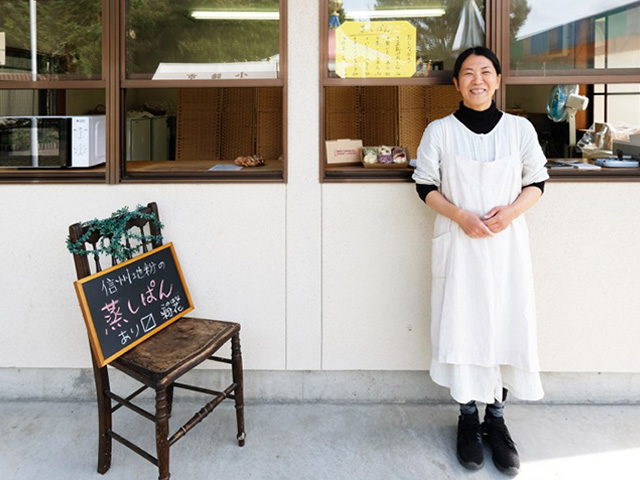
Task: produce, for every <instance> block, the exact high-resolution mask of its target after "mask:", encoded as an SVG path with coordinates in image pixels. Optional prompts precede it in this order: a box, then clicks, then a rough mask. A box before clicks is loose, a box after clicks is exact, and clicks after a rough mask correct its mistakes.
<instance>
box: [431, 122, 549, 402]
mask: <svg viewBox="0 0 640 480" xmlns="http://www.w3.org/2000/svg"><path fill="white" fill-rule="evenodd" d="M502 120H503V121H508V122H510V125H509V128H510V131H511V133H510V135H509V138H510V149H509V150H510V156H508V157H504V158H496V159H495V160H494V161H490V162H480V161H476V160H473V159H470V158H464V157H461V156H459V155H457V154H456V153H455V149H454V142H455V138H454V135H453V129H452V122H456V121H457V120H456V119H455V118H454V117H453V116H449V117H447V118H446V119H444V132H445V135H444V146H443V154H442V159H441V165H440V168H441V193H442V194H443V195H444V196H445V197H446V198H447V200H449V201H450V202H451V203H453V204H454V205H457V206H458V207H460V208H462V209H464V210H468V211H470V212H473V213H476V214H478V215H484V214H486V213H487V212H488V211H489V210H491V209H492V208H493V207H495V206H497V205H508V204H511V203H512V202H513V201H514V200H515V199H516V198H517V197H518V195H519V194H520V192H521V191H522V161H521V159H520V156H519V153H518V152H519V149H518V145H519V135H518V133H519V130H518V128H517V125H516V124H515V122H513V121H512V119H511V118H509V117H505V118H503V119H502ZM490 135H491V133H489V134H487V135H485V139H486V141H492V140H491V138H488V137H489V136H490ZM483 140H484V139H483ZM432 274H433V280H432V295H431V305H432V316H431V339H432V352H433V358H432V365H431V368H430V374H431V377H432V378H433V380H434V381H435V382H436V383H438V384H440V385H443V386H446V387H449V388H450V389H451V395H452V396H453V398H454V399H456V400H457V401H459V402H460V403H466V402H468V401H470V400H478V401H482V402H486V403H492V402H493V401H494V399H502V387H503V386H505V387H507V388H509V390H510V391H511V392H512V393H513V394H514V395H515V396H516V397H518V398H522V399H526V400H537V399H539V398H541V397H542V387H541V384H540V378H539V374H538V370H539V362H538V356H537V341H536V312H535V300H534V292H533V275H532V268H531V258H530V252H529V234H528V229H527V224H526V221H525V219H524V216H522V215H521V216H519V217H518V218H516V219H515V220H514V221H513V222H512V223H511V225H510V226H509V227H508V228H507V229H505V230H504V231H502V232H500V233H498V234H495V235H494V236H491V237H485V238H470V237H468V236H467V235H466V234H465V233H464V231H463V230H462V229H461V228H460V227H459V226H458V224H456V223H455V222H453V221H452V220H450V219H448V218H446V217H444V216H442V215H438V216H437V217H436V221H435V226H434V238H433V250H432Z"/></svg>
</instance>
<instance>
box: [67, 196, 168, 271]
mask: <svg viewBox="0 0 640 480" xmlns="http://www.w3.org/2000/svg"><path fill="white" fill-rule="evenodd" d="M138 211H140V212H142V213H144V214H150V213H151V214H153V215H154V216H155V218H156V219H157V220H158V222H154V221H153V220H152V219H151V218H133V219H130V220H129V221H127V223H126V226H125V229H126V230H135V232H136V233H137V234H138V235H137V236H139V237H141V238H142V239H143V240H142V241H137V244H133V245H132V242H131V241H130V240H129V239H128V238H127V239H126V244H125V247H126V250H127V251H131V249H132V248H135V247H136V246H139V247H140V248H139V253H145V252H148V251H149V250H152V249H154V248H157V247H159V246H161V245H162V239H161V237H160V235H161V231H160V228H159V227H158V224H159V220H160V217H159V215H158V206H157V205H156V203H155V202H151V203H149V204H147V206H146V207H143V208H141V209H139V210H138ZM88 230H89V225H87V224H83V223H74V224H73V225H71V226H70V227H69V240H70V241H71V242H72V243H77V242H78V241H79V240H80V239H81V238H82V237H83V236H84V235H85V234H86V233H87V231H88ZM103 239H104V240H106V241H107V242H109V241H110V240H111V239H110V238H108V237H105V236H104V235H103V234H101V233H100V232H97V231H95V232H93V233H92V234H91V235H90V236H89V237H88V238H87V239H86V240H85V242H84V243H83V244H82V245H81V246H79V249H80V250H81V251H85V252H86V251H87V248H86V246H87V245H88V246H89V251H91V250H98V246H99V244H100V242H101V241H102V240H103ZM90 257H91V258H90ZM129 257H131V255H129ZM73 260H74V262H75V266H76V274H77V276H78V280H80V279H81V278H84V277H87V276H89V275H92V274H94V273H97V272H100V271H102V269H103V268H108V267H109V266H112V265H116V264H118V263H120V261H122V260H120V261H119V260H118V259H116V258H114V257H113V256H110V255H104V254H99V253H91V254H89V255H86V254H85V255H83V254H80V253H74V254H73ZM92 263H93V268H92V265H91V264H92ZM103 264H104V265H103Z"/></svg>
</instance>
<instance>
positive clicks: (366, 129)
mask: <svg viewBox="0 0 640 480" xmlns="http://www.w3.org/2000/svg"><path fill="white" fill-rule="evenodd" d="M360 105H362V109H361V115H362V116H361V121H360V131H361V133H360V135H361V136H360V138H362V142H363V143H364V144H365V145H397V141H398V89H397V87H394V86H390V87H377V86H376V87H360Z"/></svg>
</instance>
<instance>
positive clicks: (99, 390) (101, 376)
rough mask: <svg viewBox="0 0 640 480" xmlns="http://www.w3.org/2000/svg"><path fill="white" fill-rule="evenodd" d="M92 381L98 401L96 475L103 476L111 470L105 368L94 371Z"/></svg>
mask: <svg viewBox="0 0 640 480" xmlns="http://www.w3.org/2000/svg"><path fill="white" fill-rule="evenodd" d="M94 379H95V383H96V395H97V400H98V473H100V474H104V473H106V472H107V470H109V468H111V436H110V435H109V433H110V432H111V399H110V398H109V397H107V396H106V395H105V392H107V391H108V390H109V388H110V387H109V372H107V367H103V368H100V369H97V368H96V369H94Z"/></svg>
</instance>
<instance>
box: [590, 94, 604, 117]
mask: <svg viewBox="0 0 640 480" xmlns="http://www.w3.org/2000/svg"><path fill="white" fill-rule="evenodd" d="M604 99H605V97H604V96H603V95H595V96H594V97H593V121H594V122H598V123H604V121H605V116H604V110H605V105H604Z"/></svg>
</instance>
